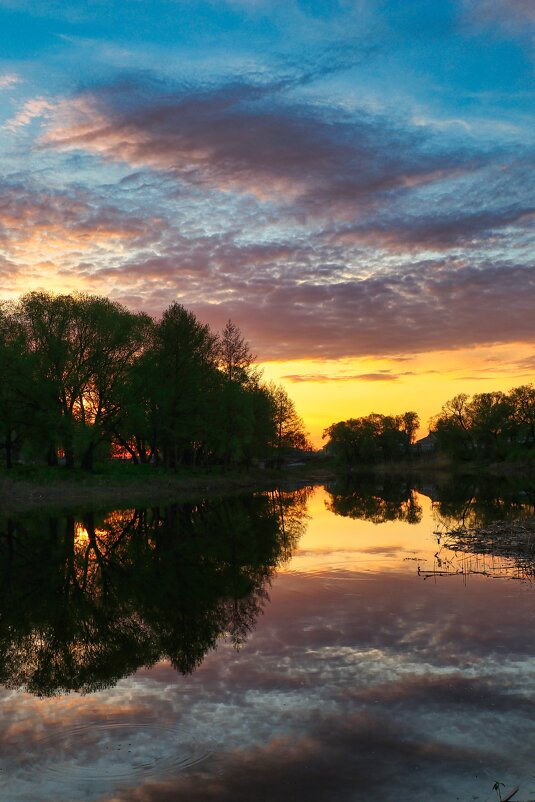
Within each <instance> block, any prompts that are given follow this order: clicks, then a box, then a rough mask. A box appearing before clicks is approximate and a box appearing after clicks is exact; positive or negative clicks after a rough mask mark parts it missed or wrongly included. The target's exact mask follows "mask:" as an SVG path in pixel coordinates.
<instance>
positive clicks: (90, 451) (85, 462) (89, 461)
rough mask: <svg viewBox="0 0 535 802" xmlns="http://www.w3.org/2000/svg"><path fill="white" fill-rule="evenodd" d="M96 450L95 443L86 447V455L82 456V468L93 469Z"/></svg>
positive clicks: (85, 469)
mask: <svg viewBox="0 0 535 802" xmlns="http://www.w3.org/2000/svg"><path fill="white" fill-rule="evenodd" d="M94 452H95V446H94V443H90V444H89V446H88V447H87V448H86V450H85V452H84V455H83V457H82V463H81V464H82V469H83V470H84V471H92V470H93V455H94Z"/></svg>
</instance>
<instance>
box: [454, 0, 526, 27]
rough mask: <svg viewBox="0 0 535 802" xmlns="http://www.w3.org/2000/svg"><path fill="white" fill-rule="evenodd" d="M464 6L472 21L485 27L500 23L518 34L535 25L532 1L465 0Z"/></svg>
mask: <svg viewBox="0 0 535 802" xmlns="http://www.w3.org/2000/svg"><path fill="white" fill-rule="evenodd" d="M464 6H465V11H466V13H467V15H468V17H469V18H470V19H473V20H475V21H476V22H478V23H479V24H482V25H485V26H487V25H488V24H489V23H492V22H498V23H500V24H501V25H503V26H504V27H505V28H507V29H510V30H516V31H517V32H518V31H519V30H522V29H524V30H525V26H526V25H528V26H531V25H532V24H535V6H534V5H533V2H532V0H464Z"/></svg>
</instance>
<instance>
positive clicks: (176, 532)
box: [0, 490, 307, 695]
mask: <svg viewBox="0 0 535 802" xmlns="http://www.w3.org/2000/svg"><path fill="white" fill-rule="evenodd" d="M306 494H307V491H306V490H303V491H300V492H299V493H291V494H290V493H282V492H274V493H269V494H258V495H254V496H250V497H247V498H231V499H224V500H221V499H219V500H214V499H210V500H205V501H202V502H198V503H195V504H173V505H169V506H165V507H154V508H152V509H130V510H120V511H114V512H111V513H108V514H106V515H100V516H99V515H96V514H94V513H91V512H87V513H85V514H81V515H66V516H58V515H48V516H42V515H41V516H35V515H29V516H22V517H18V518H7V520H5V521H4V522H3V524H2V527H1V531H0V683H2V684H4V685H5V686H6V687H9V688H15V687H25V688H26V689H27V690H29V691H31V692H32V693H35V694H38V695H52V694H55V693H59V692H64V691H72V690H75V691H83V692H89V691H95V690H97V689H102V688H105V687H107V686H110V685H112V684H114V683H115V682H117V681H118V680H119V679H120V678H121V677H123V676H125V675H127V674H131V673H132V672H134V671H135V670H136V669H138V668H139V667H140V666H149V665H153V664H154V663H156V662H157V661H158V660H161V659H163V658H168V659H169V660H170V661H171V664H172V666H173V667H174V668H175V669H176V670H177V671H179V672H181V673H183V674H185V673H188V672H191V671H192V670H193V669H194V668H195V667H197V666H198V665H199V664H200V663H201V662H202V660H203V658H204V656H205V655H206V653H207V652H208V651H209V650H211V649H213V648H214V646H215V645H216V643H217V641H218V639H219V638H220V637H222V636H225V637H227V638H228V639H229V640H230V641H231V642H232V643H233V644H234V645H236V646H239V645H241V644H243V643H244V641H245V640H246V638H247V636H248V634H249V633H250V631H251V630H252V628H253V627H254V625H255V622H256V620H257V618H258V615H259V614H260V612H261V610H262V608H263V606H264V604H265V602H266V599H267V588H268V586H269V583H270V580H271V577H272V576H273V573H274V571H275V569H276V568H277V567H278V566H280V565H281V564H282V563H284V562H285V561H286V560H287V559H288V558H289V557H290V555H291V553H292V550H293V548H294V546H295V544H296V542H297V540H298V539H299V536H300V534H301V533H302V529H303V526H304V522H305V516H306Z"/></svg>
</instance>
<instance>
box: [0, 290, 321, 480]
mask: <svg viewBox="0 0 535 802" xmlns="http://www.w3.org/2000/svg"><path fill="white" fill-rule="evenodd" d="M254 359H255V357H254V355H253V354H252V352H251V350H250V347H249V344H248V343H247V342H246V340H245V339H244V337H243V336H242V334H241V332H240V330H239V328H238V327H237V326H236V325H235V324H234V323H233V322H232V321H230V320H229V321H228V323H227V324H226V326H225V327H224V329H223V331H222V332H221V333H220V334H217V333H214V332H213V331H211V329H210V327H209V326H207V325H205V324H203V323H201V322H200V321H199V320H198V319H197V318H196V316H195V315H194V314H193V313H192V312H190V311H188V310H187V309H185V308H184V306H182V305H181V304H178V303H173V304H171V305H170V306H169V307H168V308H167V309H166V310H165V312H164V313H163V315H162V317H161V318H160V319H159V320H155V319H154V318H152V317H150V316H149V315H147V314H143V313H134V312H131V311H129V310H128V309H126V308H125V307H124V306H122V305H121V304H119V303H116V302H114V301H112V300H110V299H109V298H106V297H101V296H94V295H88V294H83V293H74V294H61V295H54V294H51V293H45V292H31V293H28V294H26V295H24V296H22V297H21V298H20V299H19V300H18V301H15V302H7V303H3V304H2V305H1V306H0V376H1V382H0V450H1V451H3V455H4V458H5V465H6V467H7V468H10V467H11V466H12V465H13V464H14V462H15V461H16V460H21V459H22V460H24V461H29V462H37V463H38V462H41V461H44V462H47V463H48V465H57V464H58V462H62V463H64V464H65V465H66V466H67V467H68V468H72V467H75V466H80V467H82V468H85V469H88V470H91V469H92V468H93V466H94V463H95V460H97V459H101V458H108V457H110V456H113V455H115V456H124V457H127V458H129V459H130V460H131V461H132V462H133V463H135V464H140V463H153V464H161V465H164V466H166V467H167V468H170V469H174V468H178V467H180V466H195V465H198V466H206V465H223V466H232V465H237V464H248V463H250V462H251V460H252V459H253V458H268V459H271V460H272V461H273V462H274V463H275V464H278V465H280V464H281V461H282V459H283V456H284V454H285V453H287V452H288V451H289V450H291V449H295V448H297V449H304V448H306V447H308V439H307V434H306V432H305V428H304V424H303V421H302V419H301V418H300V417H299V415H298V414H297V411H296V409H295V405H294V403H293V401H292V400H291V398H290V397H289V396H288V394H287V392H286V391H285V390H284V388H283V387H281V386H276V385H274V384H273V383H265V382H263V381H262V378H261V374H260V371H259V370H258V368H257V367H256V365H255V364H254Z"/></svg>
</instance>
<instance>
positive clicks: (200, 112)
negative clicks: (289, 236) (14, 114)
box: [43, 78, 478, 216]
mask: <svg viewBox="0 0 535 802" xmlns="http://www.w3.org/2000/svg"><path fill="white" fill-rule="evenodd" d="M285 86H286V84H285V83H284V82H282V85H281V84H280V83H278V82H277V81H273V82H272V83H271V84H267V85H254V84H251V83H244V82H241V83H239V82H238V83H235V84H227V85H223V86H217V87H215V88H210V87H207V88H197V90H196V91H191V90H190V91H187V90H184V89H180V88H178V87H168V86H167V85H163V84H161V83H160V84H151V83H147V82H146V81H143V80H142V79H139V78H137V79H131V80H129V81H127V82H125V83H124V84H119V85H116V86H111V87H103V88H101V89H99V90H97V89H95V90H93V91H91V92H86V93H83V94H80V95H78V96H77V97H75V98H73V99H72V100H71V101H68V102H67V101H65V102H64V103H62V104H61V105H60V106H59V107H58V109H57V110H56V114H55V116H54V120H53V122H52V124H51V126H50V127H49V128H48V130H47V132H46V134H44V136H43V144H44V145H45V146H46V147H48V148H54V149H58V150H82V151H85V152H89V153H93V154H96V155H99V156H100V157H102V158H105V159H110V160H114V161H121V162H127V163H129V164H130V165H132V166H134V167H150V168H153V169H157V170H162V171H166V172H168V173H170V174H172V175H174V176H175V177H176V179H177V180H180V181H183V182H186V183H187V184H190V185H194V186H197V187H203V188H205V189H212V190H217V191H222V192H237V193H247V194H250V195H253V196H254V197H256V198H257V199H259V200H261V201H268V200H269V201H276V202H278V203H281V202H284V204H285V205H288V204H290V205H292V204H296V203H297V201H298V202H299V204H298V205H299V213H301V214H303V213H305V214H306V213H308V214H310V213H315V214H321V215H325V216H330V215H333V214H342V215H344V214H346V215H347V214H351V215H353V214H354V213H355V211H356V210H357V209H358V208H359V207H360V206H363V205H365V206H369V204H370V203H376V202H377V201H378V200H379V199H380V198H381V196H383V195H384V194H387V193H389V192H392V191H400V192H402V191H405V190H407V189H408V188H413V187H418V186H423V185H426V184H427V183H429V182H433V181H435V180H437V178H438V177H440V178H444V177H445V176H447V175H449V174H450V173H452V172H458V171H459V170H463V171H466V170H468V171H469V170H471V169H473V167H474V165H475V164H476V163H477V161H478V160H477V159H475V158H474V155H473V154H467V153H464V152H462V151H458V152H450V153H445V152H440V153H436V152H433V149H432V148H429V147H428V145H429V143H428V141H427V139H428V137H427V136H426V135H424V133H423V132H422V131H421V130H418V129H417V128H410V127H409V126H403V125H399V124H395V123H393V122H392V121H389V120H387V119H385V118H383V117H381V116H380V115H374V114H371V113H369V112H365V111H363V110H360V111H358V113H354V114H349V113H347V112H342V111H341V110H340V109H327V108H322V107H321V106H318V105H317V104H316V105H314V104H310V103H309V104H305V103H299V102H297V101H295V100H294V101H293V102H289V101H288V100H287V99H286V100H285V99H284V94H282V95H281V87H285Z"/></svg>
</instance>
